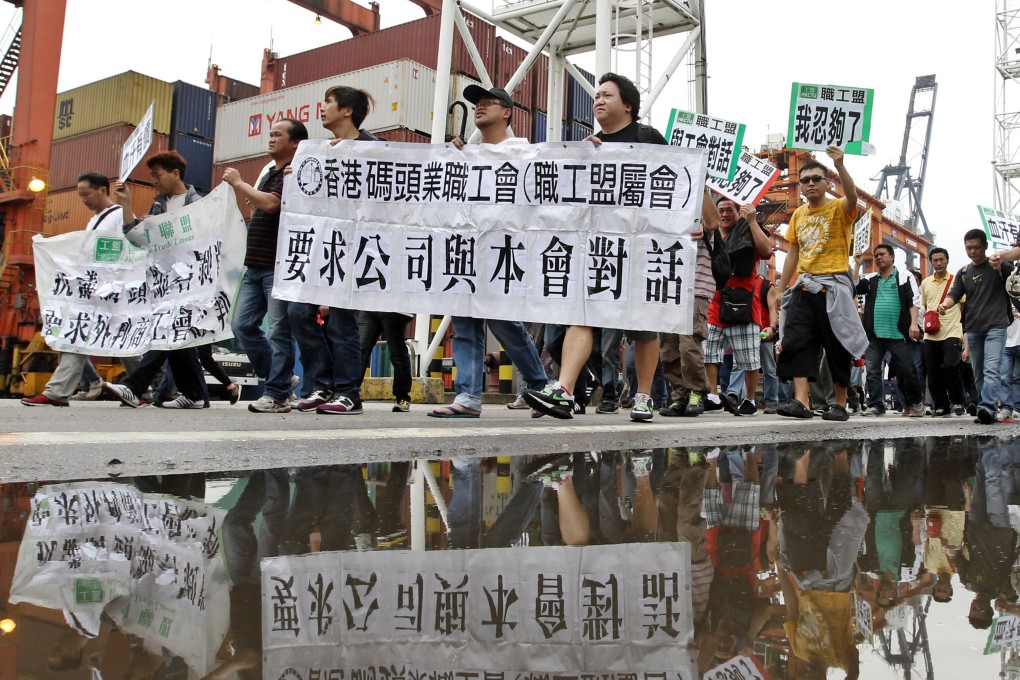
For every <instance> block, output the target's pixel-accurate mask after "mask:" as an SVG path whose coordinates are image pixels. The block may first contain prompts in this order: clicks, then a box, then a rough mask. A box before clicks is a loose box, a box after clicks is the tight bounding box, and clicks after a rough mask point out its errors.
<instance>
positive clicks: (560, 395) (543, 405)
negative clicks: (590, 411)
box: [524, 382, 575, 420]
mask: <svg viewBox="0 0 1020 680" xmlns="http://www.w3.org/2000/svg"><path fill="white" fill-rule="evenodd" d="M524 401H526V402H528V406H530V407H531V408H533V409H535V410H536V411H538V412H540V413H542V414H544V415H547V416H552V417H553V418H559V419H561V420H570V419H571V418H573V417H574V406H575V403H574V395H572V394H570V393H569V392H567V390H566V389H564V388H563V387H562V386H561V385H560V384H559V383H558V382H555V383H553V384H551V385H546V386H545V388H543V389H541V390H524Z"/></svg>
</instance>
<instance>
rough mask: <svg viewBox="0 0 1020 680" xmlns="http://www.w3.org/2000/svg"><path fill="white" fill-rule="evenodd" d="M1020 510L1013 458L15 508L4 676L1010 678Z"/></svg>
mask: <svg viewBox="0 0 1020 680" xmlns="http://www.w3.org/2000/svg"><path fill="white" fill-rule="evenodd" d="M1018 483H1020V440H1018V441H1009V440H999V439H995V438H991V437H988V438H957V439H950V438H938V439H936V438H927V439H925V438H916V439H896V440H884V441H872V442H855V441H835V442H823V443H811V442H809V443H793V444H766V445H746V446H739V447H732V448H723V449H718V448H716V449H707V448H670V449H648V450H630V451H602V452H579V453H569V454H560V455H550V456H541V457H534V458H531V457H509V456H508V457H500V458H491V459H455V460H445V461H438V462H431V463H427V464H422V465H418V466H416V465H415V464H413V463H373V464H366V465H333V466H322V467H307V468H298V469H290V470H288V469H275V470H260V471H255V472H251V473H244V474H236V475H235V474H231V473H228V472H225V473H218V474H209V475H205V474H188V475H173V476H164V477H140V478H134V479H118V480H115V481H107V480H101V481H88V480H83V481H76V482H70V483H52V484H44V483H39V484H38V485H34V484H10V485H2V486H0V493H2V496H0V508H2V514H0V551H2V552H3V554H4V556H5V557H4V559H3V560H2V564H3V572H2V576H0V598H2V600H0V601H2V602H4V603H5V604H4V606H3V608H2V611H0V632H4V634H2V635H0V674H6V675H8V676H11V677H13V676H14V675H15V674H17V675H18V676H25V677H39V678H48V677H57V676H59V677H63V678H85V677H87V676H90V675H92V676H96V677H98V676H100V675H101V676H102V677H106V678H115V679H118V680H119V679H120V678H132V679H135V678H138V679H141V678H149V677H157V678H177V677H180V678H185V677H192V678H199V677H203V676H205V675H207V674H209V675H210V677H218V678H227V677H233V676H234V675H235V674H237V673H239V674H240V675H241V676H243V677H247V678H255V677H259V676H262V677H265V678H269V679H271V680H277V679H278V678H285V677H287V678H292V680H351V679H355V678H357V679H358V680H368V679H369V678H371V679H372V680H382V679H384V678H385V679H387V680H389V679H391V678H392V679H393V680H396V678H401V679H404V678H406V679H407V680H422V679H425V678H428V679H429V680H445V679H447V678H449V680H458V679H463V680H472V679H474V678H478V680H496V679H497V678H504V679H514V680H515V679H517V678H551V677H553V675H555V676H556V677H571V678H581V677H596V676H598V677H605V678H609V677H613V678H619V679H620V680H623V679H624V678H627V679H631V678H634V679H635V680H636V679H637V678H656V679H657V680H658V679H661V680H666V679H667V678H669V679H671V680H672V679H680V678H683V679H684V680H687V679H688V678H694V677H699V676H701V675H704V677H713V678H714V677H724V678H752V677H766V674H767V677H770V678H773V679H777V678H815V677H818V678H821V677H827V676H828V677H840V678H841V677H851V678H852V677H888V676H889V675H890V673H892V674H893V675H896V676H901V675H902V676H904V677H908V676H909V677H925V678H934V677H935V675H936V673H938V674H940V675H942V676H943V677H958V676H960V675H962V674H964V673H969V674H971V675H974V676H975V677H991V676H992V673H995V672H997V671H998V670H999V669H1000V668H1001V669H1003V670H1007V669H1010V668H1012V667H1013V665H1015V664H1014V660H1013V654H1014V652H1013V648H1014V645H1017V644H1018V643H1020V603H1018V599H1020V598H1018V595H1017V590H1016V587H1015V583H1016V582H1017V575H1016V572H1017V569H1016V564H1017V558H1018V555H1020V545H1018V540H1017V532H1016V529H1015V526H1016V525H1018V524H1020V496H1018V493H1020V489H1018V487H1017V484H1018ZM412 545H413V547H414V548H416V550H410V548H411V547H412ZM422 550H424V552H422ZM4 591H6V592H4ZM12 626H14V628H13V629H11V627H12ZM989 630H991V631H992V633H993V635H989ZM975 673H976V675H975Z"/></svg>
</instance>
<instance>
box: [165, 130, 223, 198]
mask: <svg viewBox="0 0 1020 680" xmlns="http://www.w3.org/2000/svg"><path fill="white" fill-rule="evenodd" d="M170 148H171V149H172V150H174V151H176V152H177V153H179V154H181V155H182V156H184V160H185V161H187V163H188V169H187V171H186V172H185V174H184V183H185V184H192V185H194V187H195V188H196V189H198V190H199V192H201V193H203V194H207V193H209V192H210V191H211V190H212V172H213V143H212V142H211V141H209V140H208V139H199V138H198V137H191V136H189V135H182V134H179V133H174V135H173V136H172V137H170Z"/></svg>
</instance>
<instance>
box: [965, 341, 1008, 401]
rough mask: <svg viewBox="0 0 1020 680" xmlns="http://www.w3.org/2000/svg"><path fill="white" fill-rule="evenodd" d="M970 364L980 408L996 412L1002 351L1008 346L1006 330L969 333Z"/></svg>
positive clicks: (999, 388)
mask: <svg viewBox="0 0 1020 680" xmlns="http://www.w3.org/2000/svg"><path fill="white" fill-rule="evenodd" d="M967 346H968V347H969V348H970V363H971V366H972V367H973V369H974V389H975V390H976V391H977V392H978V394H979V395H980V396H979V400H980V401H979V403H978V408H983V409H987V410H988V411H991V412H992V413H995V411H996V402H997V400H998V398H999V391H1000V390H1001V389H1002V387H1001V373H1000V368H1001V366H1002V350H1003V348H1004V347H1005V346H1006V329H1005V328H992V329H990V330H987V331H984V332H983V333H967Z"/></svg>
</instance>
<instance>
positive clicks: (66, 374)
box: [22, 73, 1020, 424]
mask: <svg viewBox="0 0 1020 680" xmlns="http://www.w3.org/2000/svg"><path fill="white" fill-rule="evenodd" d="M464 96H465V98H466V99H467V100H468V101H469V102H471V103H472V104H473V108H474V112H473V115H474V119H473V120H474V124H475V126H476V128H477V129H478V132H479V134H480V142H481V143H483V144H492V145H507V144H515V143H522V142H526V141H527V140H522V139H521V138H519V137H512V136H511V135H510V126H511V125H512V117H513V111H514V106H513V101H512V100H511V98H510V96H509V95H508V94H507V93H506V91H505V90H502V89H499V88H491V89H486V88H483V87H481V86H478V85H470V86H468V87H467V88H466V89H465V91H464ZM373 105H374V100H373V98H372V96H371V94H369V93H368V92H365V91H363V90H358V89H355V88H351V87H347V86H342V85H341V86H336V87H331V88H329V89H328V90H327V92H326V93H325V102H324V105H323V107H322V114H321V124H322V126H323V127H324V128H326V129H328V130H329V131H330V132H331V133H332V134H333V136H334V138H335V140H336V141H341V140H361V141H371V140H374V139H375V137H373V136H372V135H371V134H369V133H368V132H366V131H365V130H364V128H363V124H364V122H365V120H366V118H367V117H368V116H369V115H370V113H371V110H372V107H373ZM593 106H594V115H595V118H596V120H597V121H598V123H599V126H600V128H601V131H600V132H598V133H597V134H594V135H592V136H590V137H588V138H587V140H585V141H588V142H590V143H592V144H594V145H595V146H596V147H597V146H599V145H601V144H614V143H628V144H633V143H643V144H666V140H665V139H664V138H663V136H662V134H661V133H660V132H659V131H657V130H655V129H654V128H652V127H650V126H647V125H643V124H641V123H639V122H638V119H639V113H640V108H641V100H640V93H639V92H638V90H637V88H636V87H635V85H634V84H633V83H632V82H631V81H630V80H628V79H627V78H625V77H623V76H620V75H617V74H613V73H607V74H605V75H603V76H602V78H601V79H600V80H599V85H598V89H597V92H596V96H595V100H594V105H593ZM305 139H308V130H307V128H306V127H305V125H304V124H303V123H301V122H299V121H296V120H291V119H283V120H279V121H277V122H276V123H275V124H274V125H273V127H272V130H271V132H270V139H269V148H268V152H269V159H270V163H269V164H268V165H267V166H266V169H265V170H264V171H263V173H262V175H261V176H260V178H259V179H258V180H257V181H256V183H255V184H254V185H252V184H249V183H247V182H245V181H244V180H243V179H242V177H241V175H240V173H239V172H238V171H237V170H236V169H233V168H228V169H227V170H226V171H225V173H224V175H223V181H224V182H226V183H227V184H229V185H230V186H231V187H232V188H233V190H234V191H235V193H236V194H237V195H238V196H239V197H241V198H243V199H244V202H245V203H246V204H247V205H248V206H249V207H250V208H251V210H252V212H251V217H250V220H249V222H248V231H247V244H246V251H245V257H244V265H245V274H244V276H243V279H242V282H241V286H240V290H239V291H238V295H237V301H236V304H235V310H234V315H233V324H232V326H233V329H232V330H233V333H234V336H235V337H236V338H237V340H238V341H239V343H240V345H241V347H242V348H243V350H244V351H245V352H246V353H247V355H248V358H249V360H250V362H251V366H252V369H253V371H254V372H255V373H256V374H257V375H258V377H259V379H260V386H261V396H260V397H259V398H258V399H256V400H255V401H253V402H251V403H249V404H248V409H249V410H250V411H252V412H254V413H288V412H290V411H292V410H297V411H301V412H315V413H319V414H336V415H351V414H360V413H363V406H362V398H361V387H362V381H363V379H364V375H365V372H366V369H367V367H368V365H369V363H370V361H371V356H372V350H373V348H374V347H375V345H376V343H377V342H378V341H379V340H380V339H383V340H385V341H386V343H387V345H388V347H389V351H390V359H391V362H392V365H393V382H392V394H393V399H394V401H393V406H392V409H393V411H396V412H407V411H409V410H410V404H411V388H412V384H413V381H412V368H411V360H410V356H409V353H408V350H407V346H406V337H405V329H406V327H407V324H408V321H409V319H410V317H409V316H408V315H405V314H399V313H392V312H373V311H354V310H349V309H342V308H337V307H328V306H320V305H315V304H310V303H303V302H288V301H286V300H281V299H277V298H274V297H273V294H272V291H273V280H274V269H275V264H276V259H277V253H276V249H277V235H278V231H279V224H280V211H281V196H282V194H283V187H284V179H285V177H286V176H287V175H288V174H289V173H290V163H291V161H292V160H293V158H294V155H295V153H296V151H297V148H298V145H299V144H300V143H301V141H303V140H305ZM464 143H465V142H464V140H461V139H458V138H455V139H454V140H453V144H454V145H456V146H457V147H458V148H461V147H463V145H464ZM826 154H827V155H828V157H829V159H830V160H831V162H832V165H833V167H834V169H835V172H836V173H837V174H838V177H839V185H840V187H841V189H842V193H843V195H842V196H841V197H836V196H834V194H833V184H832V182H831V181H830V170H829V168H828V167H826V166H825V165H823V164H821V163H819V162H816V161H812V162H809V163H806V164H804V165H803V166H801V167H800V168H799V169H798V177H797V180H798V182H799V184H800V189H801V192H802V194H803V196H804V200H805V202H804V204H803V205H801V206H800V207H799V208H797V210H796V211H795V212H794V213H793V216H792V218H791V219H790V223H789V225H788V227H787V228H786V232H785V234H784V236H785V238H786V240H787V241H788V243H789V251H788V253H787V256H786V259H785V263H784V266H783V270H782V275H781V277H780V278H779V281H778V282H777V283H776V284H774V285H773V283H772V282H771V281H769V280H768V279H767V278H766V277H764V276H762V273H763V271H764V266H763V263H765V262H767V261H768V260H770V259H771V258H772V256H773V246H772V242H773V234H772V233H771V231H770V229H769V228H768V227H766V226H763V225H762V224H759V223H758V221H757V218H756V209H755V207H754V206H753V205H738V204H737V203H736V202H735V201H733V200H730V199H728V198H725V197H722V196H718V195H715V194H713V193H712V192H711V191H710V190H708V189H706V190H705V196H704V200H703V208H702V215H701V220H700V223H699V225H698V230H697V231H696V232H695V233H694V234H692V238H693V240H694V241H695V242H696V244H697V262H696V276H695V284H694V301H693V326H692V332H691V334H689V335H680V334H675V333H656V332H652V331H644V330H631V329H615V328H588V327H583V326H564V325H558V324H551V323H549V324H528V325H525V324H523V323H521V322H517V321H506V320H501V319H480V318H469V317H454V318H453V319H452V325H453V330H454V337H453V342H452V354H453V362H454V365H455V367H456V373H455V380H454V391H455V393H456V396H455V398H454V400H453V402H452V403H451V404H448V405H442V406H439V407H436V408H434V409H431V410H430V411H428V413H427V415H429V416H432V417H436V418H478V417H479V416H480V415H481V410H482V392H483V389H484V385H485V368H484V360H485V350H486V329H488V331H489V332H491V333H492V334H493V336H495V338H496V339H497V340H498V341H499V343H500V345H501V346H502V347H503V349H504V350H505V351H506V353H507V355H508V356H509V358H510V360H511V361H512V362H513V364H514V365H515V366H516V368H517V371H518V375H519V382H520V385H521V389H520V392H519V394H518V397H517V399H516V400H514V401H513V402H512V403H510V404H508V407H509V408H512V409H518V408H519V409H522V410H528V409H530V410H531V415H532V417H536V418H537V417H541V416H552V417H554V418H562V419H569V418H573V417H574V416H575V415H578V414H582V413H586V411H587V408H588V407H589V406H594V411H595V413H597V414H615V413H618V412H619V411H620V410H621V409H629V412H630V418H631V420H634V421H647V420H650V419H652V417H653V415H654V413H655V412H656V411H658V413H659V415H660V416H666V417H697V416H699V415H701V414H703V413H704V412H706V411H711V410H716V409H718V410H722V409H725V410H726V411H729V412H731V413H733V414H734V415H736V416H744V417H749V416H755V415H758V414H759V412H761V411H762V410H764V412H765V413H770V414H771V413H777V414H779V415H781V416H787V417H791V418H812V417H814V416H821V417H822V418H824V419H825V420H830V421H845V420H847V419H848V418H849V417H850V415H851V414H854V413H858V414H861V415H865V416H884V415H885V414H886V413H887V411H889V410H893V409H895V410H897V411H899V412H900V413H902V415H904V416H913V417H921V416H925V415H931V416H962V415H965V414H967V413H970V414H971V415H972V416H975V417H976V419H977V421H978V422H981V423H985V424H991V423H994V422H1013V421H1014V419H1015V417H1016V418H1020V360H1018V359H1020V356H1018V355H1020V305H1018V302H1017V299H1016V298H1015V297H1014V294H1015V295H1017V296H1020V277H1014V278H1011V274H1012V273H1013V265H1012V262H1013V261H1015V260H1017V259H1020V245H1017V246H1015V247H1013V248H1012V249H1010V250H1008V251H1006V252H1003V253H994V254H991V255H989V254H988V252H987V251H988V242H987V238H986V236H985V233H984V232H983V231H982V230H980V229H974V230H971V231H969V232H967V233H966V235H965V236H964V245H965V247H966V252H967V256H968V258H969V259H970V262H969V263H968V264H966V265H965V266H964V267H962V268H961V269H959V270H957V271H956V272H955V273H952V272H951V270H950V268H949V254H948V251H947V250H946V249H945V248H942V247H935V248H932V250H931V251H930V252H929V253H928V259H929V262H930V264H931V269H932V271H933V273H932V274H931V275H930V276H928V277H927V278H925V279H923V280H922V279H921V275H920V272H919V271H918V270H914V271H910V272H902V271H901V270H900V269H898V268H897V267H896V263H895V261H894V260H895V251H894V249H893V248H892V247H891V246H889V245H887V244H879V245H877V246H875V247H874V248H873V249H872V251H871V252H870V253H864V252H859V253H854V252H852V250H853V243H854V222H855V220H856V219H857V217H858V203H857V190H856V187H855V185H854V181H853V179H852V177H851V176H850V174H849V172H848V171H847V169H846V166H845V165H844V154H843V151H841V150H840V149H838V148H836V147H834V146H833V147H829V148H828V149H827V151H826ZM147 164H148V167H149V169H150V171H151V173H152V180H153V183H154V184H155V185H156V187H157V188H158V190H159V191H160V194H159V195H158V196H157V197H156V200H155V202H154V203H153V205H152V207H151V208H150V209H149V211H148V213H147V214H146V215H145V216H143V218H144V217H148V216H152V215H159V214H162V213H165V212H168V211H173V210H176V209H179V208H181V207H183V206H185V205H188V204H189V203H191V202H193V201H195V200H198V199H199V198H200V195H199V194H198V193H197V192H196V191H195V190H194V188H193V187H191V186H189V185H188V184H187V183H186V181H185V178H186V172H187V164H186V162H185V161H184V159H183V158H182V157H181V156H180V155H179V154H177V153H176V152H173V151H169V152H163V153H159V154H156V155H153V156H152V157H150V158H149V159H148V161H147ZM78 192H79V195H80V197H81V200H82V201H83V203H84V204H85V205H86V206H87V207H88V208H89V209H90V210H91V211H92V212H93V213H94V216H93V218H92V219H91V220H90V222H89V224H88V226H87V227H86V228H87V229H96V228H98V227H99V226H100V224H102V223H103V222H104V221H105V220H107V219H112V220H119V221H121V222H122V223H123V227H124V231H125V233H126V232H127V231H129V230H130V229H132V228H133V227H134V226H136V225H137V224H138V222H139V221H140V220H139V218H138V217H136V216H135V215H134V214H133V212H132V208H131V196H130V193H129V190H128V188H127V186H126V185H125V184H124V183H122V182H119V181H116V180H113V181H111V180H110V179H109V178H107V177H104V176H102V175H99V174H96V173H85V174H83V175H81V177H80V178H79V182H78ZM869 258H870V259H871V260H872V262H873V265H874V268H875V270H876V271H875V273H874V275H873V276H869V277H864V278H862V277H861V269H862V267H863V265H864V264H865V262H866V261H867V260H868V259H869ZM851 262H852V263H853V266H851ZM422 311H423V312H427V311H428V310H422ZM296 350H298V351H299V352H300V360H301V368H302V371H300V372H301V374H302V375H303V379H298V378H297V377H296V376H295V361H296V359H295V356H296V355H297V353H298V352H297V351H296ZM124 364H125V367H126V368H127V370H128V378H127V379H126V380H125V381H124V382H122V383H120V384H112V383H106V382H104V381H102V380H101V379H100V378H99V376H98V374H97V373H96V371H95V369H94V368H93V366H92V364H91V363H90V362H89V360H88V357H87V356H85V355H84V354H75V353H61V354H60V358H59V364H58V366H57V367H56V370H55V372H54V374H53V377H52V379H51V380H50V381H49V383H48V384H47V385H46V388H45V390H44V391H43V392H42V393H41V394H39V395H36V396H34V397H27V398H25V399H23V400H22V403H24V404H25V405H28V406H67V405H69V401H70V400H74V399H95V398H96V397H98V396H99V395H100V394H102V393H104V392H105V393H107V394H109V395H111V396H113V397H116V398H117V399H119V400H120V401H121V402H122V403H123V404H126V405H128V406H132V407H139V406H144V405H148V404H150V403H152V404H155V405H157V406H162V407H163V408H170V409H192V408H203V407H207V406H208V405H209V394H208V387H207V385H206V379H205V371H208V372H209V374H210V375H211V376H212V377H213V378H215V379H216V380H218V381H220V382H221V383H222V384H223V385H224V388H225V390H226V394H227V396H228V398H229V400H230V402H231V403H237V401H238V400H239V399H240V396H241V395H240V387H239V386H238V385H237V384H235V383H234V382H233V381H232V380H231V378H230V377H229V376H228V375H227V374H226V373H224V372H223V370H222V369H221V368H220V367H219V366H218V365H217V364H216V362H215V361H214V360H213V357H212V352H211V347H210V346H209V345H205V346H201V347H197V348H187V349H177V350H155V351H150V352H148V353H146V354H145V355H143V356H141V357H137V358H132V359H127V360H125V361H124ZM157 379H158V382H157V383H156V384H155V385H154V384H153V383H154V381H156V380H157ZM759 384H760V385H761V390H760V396H759ZM592 402H594V403H592Z"/></svg>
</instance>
